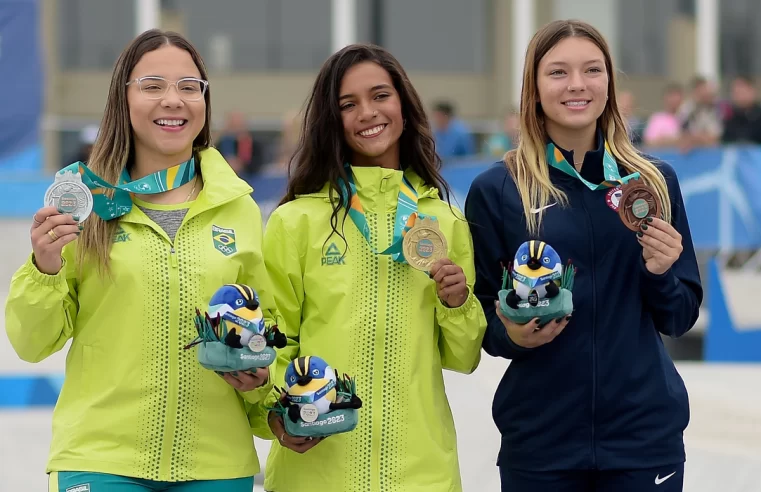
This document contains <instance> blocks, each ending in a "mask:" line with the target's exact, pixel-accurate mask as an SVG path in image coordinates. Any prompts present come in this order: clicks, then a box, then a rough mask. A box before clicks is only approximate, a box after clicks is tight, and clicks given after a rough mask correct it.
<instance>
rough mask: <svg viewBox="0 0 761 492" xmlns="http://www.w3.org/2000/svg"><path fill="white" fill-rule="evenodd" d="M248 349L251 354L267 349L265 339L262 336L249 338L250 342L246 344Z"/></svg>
mask: <svg viewBox="0 0 761 492" xmlns="http://www.w3.org/2000/svg"><path fill="white" fill-rule="evenodd" d="M248 348H250V349H251V351H252V352H255V353H257V354H258V353H259V352H261V351H262V350H264V349H266V348H267V339H266V338H264V337H263V336H262V335H254V336H252V337H251V340H249V342H248Z"/></svg>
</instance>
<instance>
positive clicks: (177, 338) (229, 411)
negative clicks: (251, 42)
mask: <svg viewBox="0 0 761 492" xmlns="http://www.w3.org/2000/svg"><path fill="white" fill-rule="evenodd" d="M210 115H211V106H210V94H209V90H208V82H207V77H206V70H205V68H204V65H203V62H202V60H201V57H200V56H199V55H198V53H197V51H196V50H195V49H194V48H193V46H192V45H190V43H189V42H188V41H186V40H185V39H184V38H182V37H180V36H179V35H176V34H173V33H163V32H160V31H156V30H153V31H147V32H145V33H143V34H142V35H140V36H139V37H137V38H136V39H135V40H134V41H133V42H132V44H130V46H129V47H127V49H126V50H125V51H124V53H123V54H122V55H121V57H120V58H119V60H118V61H117V63H116V67H115V69H114V74H113V79H112V82H111V88H110V91H109V94H108V99H107V102H106V108H105V112H104V115H103V121H102V124H101V128H100V132H99V135H98V138H97V140H96V142H95V145H94V148H93V151H92V155H91V156H90V159H89V162H88V168H89V171H92V172H93V173H94V176H95V178H97V177H100V178H102V179H103V180H105V182H107V183H110V184H115V183H117V182H119V183H122V182H125V181H126V182H128V183H129V184H128V185H125V186H129V187H132V188H133V189H134V190H136V191H137V192H145V191H149V192H154V193H152V194H141V195H133V196H132V197H131V196H130V193H129V192H128V191H126V190H121V189H120V190H116V191H115V192H114V193H113V196H112V197H111V198H110V199H109V198H107V197H106V195H104V194H103V193H102V192H103V188H95V189H94V191H93V194H94V197H95V200H94V210H93V212H94V213H93V215H91V216H89V217H88V218H87V219H86V220H85V221H84V223H83V226H84V227H83V226H82V225H79V223H78V222H79V221H80V220H82V219H83V218H84V217H74V216H73V215H72V214H64V213H61V211H60V210H57V209H56V207H53V206H50V207H44V208H42V209H40V210H38V211H37V212H36V213H35V214H34V218H33V224H32V229H31V239H32V246H33V254H32V255H30V257H29V259H28V261H27V262H26V264H25V265H23V266H22V267H21V268H20V269H19V270H18V272H17V273H16V274H15V275H14V277H13V280H12V283H11V287H10V293H9V296H8V301H7V305H6V313H5V314H6V316H5V324H6V329H7V332H8V338H9V339H10V341H11V344H12V345H13V347H14V349H15V350H16V352H17V353H18V355H19V357H21V358H22V359H23V360H26V361H29V362H38V361H41V360H43V359H45V358H46V357H48V356H49V355H51V354H52V353H54V352H57V351H59V350H61V349H62V348H63V347H64V345H65V344H66V342H67V341H68V340H69V339H71V340H72V342H71V347H70V349H69V353H68V356H67V358H66V375H65V382H64V385H63V389H62V391H61V394H60V398H59V400H58V403H57V405H56V408H55V411H54V414H53V441H52V445H51V450H50V457H49V461H48V466H47V471H48V472H50V475H51V476H50V481H49V483H50V492H64V491H67V490H68V491H71V490H82V491H92V492H100V491H111V490H114V491H116V490H118V491H119V492H148V491H154V490H155V491H158V490H161V491H173V492H212V491H225V492H251V489H252V488H253V476H254V475H255V474H256V473H258V472H259V463H258V461H257V457H256V450H255V449H254V445H253V439H252V436H251V428H250V426H249V422H248V418H247V414H246V412H247V410H248V409H249V407H250V406H252V405H254V406H255V405H256V404H257V403H258V402H261V401H262V399H263V398H264V397H265V396H266V395H267V394H268V393H269V391H270V390H271V388H272V384H271V383H269V381H268V379H269V378H268V371H267V370H266V369H260V370H257V371H256V372H255V374H246V373H242V372H240V373H237V376H235V375H230V374H225V375H224V378H225V379H226V380H227V382H225V381H224V380H223V379H222V378H220V377H218V376H217V375H216V374H214V373H213V372H211V371H208V370H206V369H204V368H202V367H201V365H200V364H199V363H198V361H197V359H196V351H195V350H185V349H184V348H185V346H186V345H188V343H189V342H191V341H192V340H193V339H194V338H195V336H196V335H197V333H196V330H195V327H194V324H193V317H194V315H195V309H196V308H201V309H202V310H203V309H204V308H205V307H207V306H208V304H209V300H210V298H211V296H212V295H213V294H214V292H215V291H216V290H217V289H219V288H220V287H221V286H223V285H224V284H229V283H243V284H247V285H249V286H251V287H253V288H255V289H256V290H257V292H258V294H259V298H260V303H261V307H262V309H263V311H264V313H265V317H268V318H269V320H270V323H272V320H273V318H274V317H276V315H275V312H274V301H273V299H272V294H271V288H270V286H269V280H268V277H267V274H266V269H265V266H264V262H263V260H262V255H261V239H262V221H261V214H260V212H259V208H258V207H257V205H256V204H255V203H254V201H253V199H252V198H251V196H250V193H251V188H250V187H249V186H248V184H246V183H245V182H244V181H242V180H240V179H239V178H238V177H237V176H236V175H235V173H234V172H233V171H232V170H231V169H230V166H229V165H228V164H227V163H226V162H225V160H224V159H223V158H222V156H221V155H220V154H219V152H217V151H216V150H214V149H213V148H210V147H209V145H210V122H209V117H210ZM82 171H83V172H84V173H85V174H84V176H88V174H87V171H86V170H85V169H82ZM83 179H84V177H83ZM106 188H107V186H106ZM164 190H168V191H164Z"/></svg>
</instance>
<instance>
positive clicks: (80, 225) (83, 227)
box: [77, 224, 85, 231]
mask: <svg viewBox="0 0 761 492" xmlns="http://www.w3.org/2000/svg"><path fill="white" fill-rule="evenodd" d="M77 227H79V230H80V231H83V230H84V229H85V226H83V225H82V224H79V225H78V226H77Z"/></svg>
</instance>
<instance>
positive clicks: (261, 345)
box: [185, 284, 287, 372]
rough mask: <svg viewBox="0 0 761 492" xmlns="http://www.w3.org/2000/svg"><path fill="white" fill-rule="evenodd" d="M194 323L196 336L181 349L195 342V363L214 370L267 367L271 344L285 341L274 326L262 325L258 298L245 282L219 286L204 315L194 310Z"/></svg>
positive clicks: (270, 360) (281, 344) (272, 354)
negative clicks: (196, 351)
mask: <svg viewBox="0 0 761 492" xmlns="http://www.w3.org/2000/svg"><path fill="white" fill-rule="evenodd" d="M209 313H211V314H209ZM194 323H195V326H196V330H197V331H198V337H197V338H196V339H195V340H193V341H192V342H191V343H190V344H189V345H187V346H186V347H185V348H186V349H189V348H191V347H194V346H196V345H198V346H199V347H198V362H199V363H200V364H201V365H202V366H203V367H205V368H206V369H209V370H212V371H216V372H234V371H250V370H252V369H258V368H260V367H268V366H269V365H271V364H272V363H273V362H275V359H276V358H277V353H276V352H275V349H274V347H277V348H283V347H285V346H286V343H287V339H286V337H285V335H284V334H283V333H280V331H278V329H277V326H274V327H272V328H268V327H266V326H265V325H264V315H263V314H262V310H261V308H260V307H259V297H258V296H257V294H256V292H255V291H254V290H253V289H252V288H251V287H249V286H247V285H239V284H229V285H224V286H222V287H221V288H220V289H219V290H218V291H217V292H216V293H215V294H214V296H212V298H211V301H210V302H209V310H208V312H207V313H206V314H205V315H201V312H200V311H199V310H198V309H196V317H195V320H194Z"/></svg>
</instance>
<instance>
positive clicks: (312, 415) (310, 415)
mask: <svg viewBox="0 0 761 492" xmlns="http://www.w3.org/2000/svg"><path fill="white" fill-rule="evenodd" d="M299 413H300V414H301V420H303V421H304V422H308V423H310V424H311V423H312V422H314V421H315V420H317V417H319V412H318V410H317V407H316V406H314V405H312V404H311V403H307V404H306V405H304V406H302V407H301V411H300V412H299Z"/></svg>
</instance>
